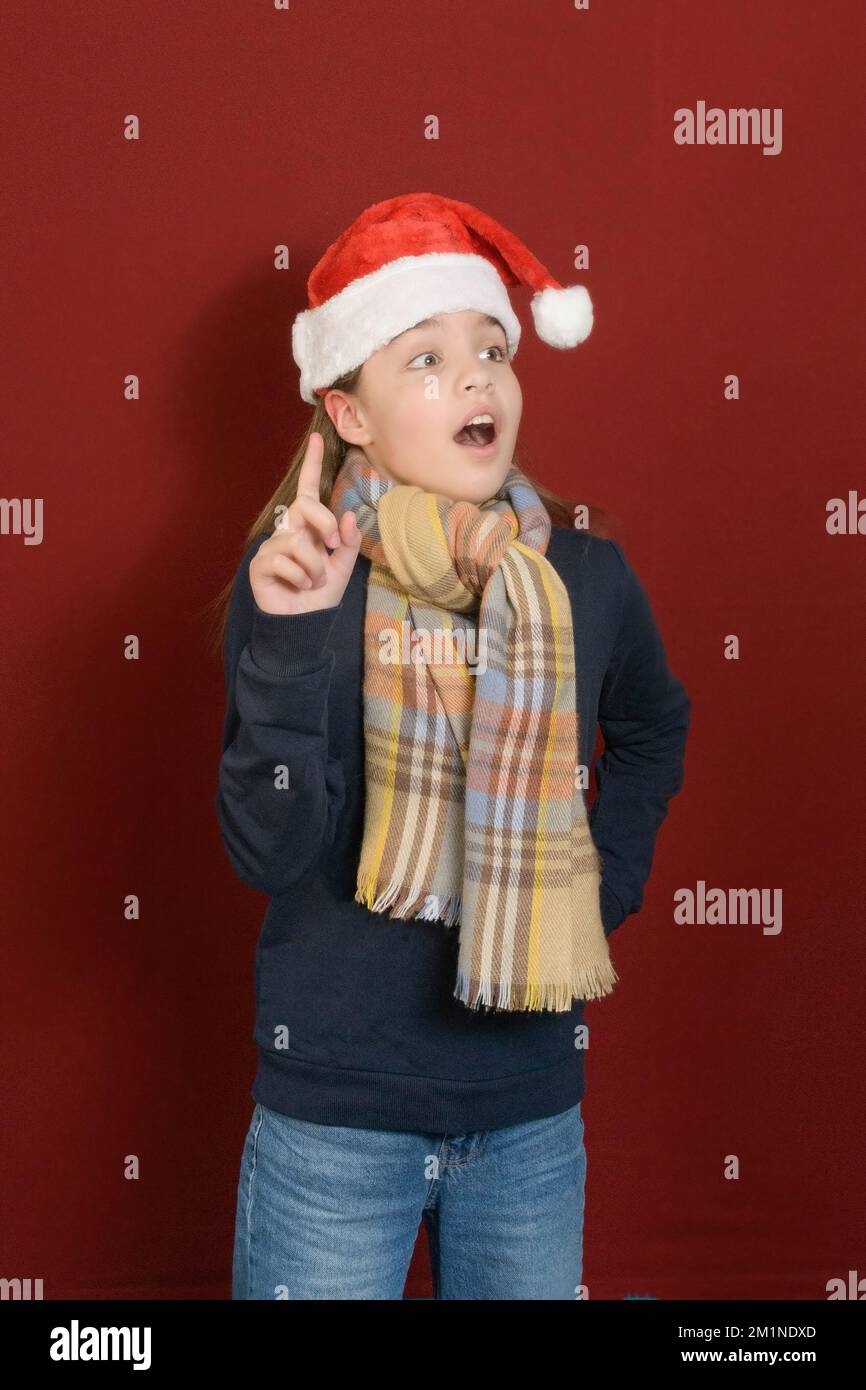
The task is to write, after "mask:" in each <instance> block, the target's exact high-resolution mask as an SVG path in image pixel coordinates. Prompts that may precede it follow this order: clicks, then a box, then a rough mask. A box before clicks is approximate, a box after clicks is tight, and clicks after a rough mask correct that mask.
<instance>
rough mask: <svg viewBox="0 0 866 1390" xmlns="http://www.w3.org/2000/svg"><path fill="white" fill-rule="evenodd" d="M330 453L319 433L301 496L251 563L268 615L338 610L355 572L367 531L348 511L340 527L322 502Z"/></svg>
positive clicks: (301, 479)
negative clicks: (324, 461) (321, 486)
mask: <svg viewBox="0 0 866 1390" xmlns="http://www.w3.org/2000/svg"><path fill="white" fill-rule="evenodd" d="M324 452H325V442H324V440H323V439H322V436H321V435H320V434H319V432H318V430H314V431H313V433H312V434H311V435H310V440H309V443H308V445H307V452H306V454H305V455H304V461H303V463H302V464H301V469H300V473H299V474H298V494H297V497H296V498H295V500H294V502H293V503H292V504H291V506H290V507H289V508H288V509H287V510H286V511H285V512H284V513H283V515H282V517H281V518H280V521H279V525H278V526H277V527H276V529H275V531H274V534H273V535H272V536H269V537H268V539H267V540H266V541H263V542H262V544H261V545H260V546H259V548H258V551H257V552H256V554H255V556H254V557H253V559H252V560H251V562H250V585H251V587H252V591H253V597H254V598H255V601H256V603H257V604H258V606H259V608H261V609H262V611H263V612H265V613H280V614H286V613H312V612H314V611H315V610H316V609H319V608H334V607H336V605H337V604H338V603H339V602H340V600H341V598H342V597H343V594H344V593H345V591H346V585H347V584H348V582H349V579H350V578H351V575H352V570H353V569H354V568H355V561H356V560H357V558H358V555H359V553H360V549H361V532H360V531H359V530H358V527H357V524H356V522H355V517H354V513H352V512H346V513H345V515H344V516H342V517H341V518H340V523H339V526H338V524H337V519H336V517H335V516H334V513H333V512H331V511H329V510H328V508H327V507H326V506H325V505H324V504H323V503H322V502H321V501H320V500H319V482H320V480H321V476H322V458H323V456H324ZM326 544H327V545H328V546H329V547H330V548H331V550H333V552H334V553H333V554H332V555H329V554H328V552H327V550H326V549H325V545H326Z"/></svg>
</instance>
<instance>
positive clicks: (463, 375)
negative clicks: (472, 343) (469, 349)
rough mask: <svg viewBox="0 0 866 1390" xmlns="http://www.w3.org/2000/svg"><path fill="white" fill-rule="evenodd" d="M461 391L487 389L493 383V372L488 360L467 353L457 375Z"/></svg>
mask: <svg viewBox="0 0 866 1390" xmlns="http://www.w3.org/2000/svg"><path fill="white" fill-rule="evenodd" d="M457 383H458V389H459V390H461V391H467V390H476V391H487V390H489V389H490V387H491V386H492V385H493V372H492V371H491V364H490V363H489V362H482V361H481V360H480V359H479V358H478V357H477V356H475V355H474V354H473V353H468V354H467V359H466V364H465V366H463V367H461V369H460V371H459V373H458V377H457Z"/></svg>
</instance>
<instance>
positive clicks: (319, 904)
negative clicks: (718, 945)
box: [216, 525, 691, 1135]
mask: <svg viewBox="0 0 866 1390" xmlns="http://www.w3.org/2000/svg"><path fill="white" fill-rule="evenodd" d="M266 539H267V533H263V534H262V535H261V536H260V537H259V538H258V539H257V540H256V541H255V542H254V543H253V544H252V545H251V546H250V547H249V548H248V550H247V551H246V553H245V555H244V557H243V559H242V561H241V564H240V567H239V569H238V573H237V578H236V580H235V585H234V590H233V594H232V599H231V604H230V609H229V617H228V627H227V631H226V641H225V648H224V659H225V678H226V695H227V708H226V718H225V727H224V733H223V749H222V758H221V762H220V768H219V788H218V792H217V798H216V807H217V815H218V818H219V824H220V830H221V834H222V839H223V843H224V845H225V849H226V852H227V854H228V857H229V860H230V862H231V864H232V866H233V868H234V870H235V872H236V873H237V874H238V875H239V877H240V878H241V879H242V881H243V882H244V883H246V884H249V886H250V887H251V888H255V889H257V890H258V891H259V892H261V893H266V894H268V895H269V897H270V902H269V904H268V907H267V911H266V914H265V918H264V922H263V924H262V929H261V934H260V937H259V942H258V946H257V948H256V957H255V1004H256V1022H255V1032H254V1038H255V1042H256V1044H257V1049H258V1068H257V1071H256V1076H255V1081H254V1084H253V1090H252V1095H253V1099H254V1100H256V1101H259V1102H261V1104H262V1105H266V1106H269V1107H270V1108H271V1109H273V1110H279V1111H282V1112H283V1113H284V1114H286V1115H291V1116H294V1117H296V1118H298V1119H302V1120H311V1121H314V1122H317V1123H319V1124H331V1125H352V1126H355V1127H360V1128H365V1129H387V1130H423V1131H435V1132H436V1133H442V1132H444V1133H447V1134H451V1135H454V1134H460V1133H466V1132H468V1131H471V1130H480V1129H498V1128H501V1127H502V1126H505V1125H515V1124H521V1123H523V1122H524V1121H527V1120H531V1119H540V1118H542V1117H544V1116H548V1115H555V1114H558V1113H559V1112H560V1111H562V1110H565V1109H567V1108H568V1107H570V1106H572V1105H576V1104H577V1102H578V1101H579V1100H581V1099H582V1097H583V1093H584V1066H583V1050H582V1049H581V1047H580V1046H577V1045H576V1038H575V1030H576V1029H577V1028H578V1026H579V1025H580V1024H581V1023H582V1022H583V1009H584V1004H585V1001H583V1000H580V1001H577V1002H576V1003H575V1004H574V1005H573V1007H572V1009H571V1010H570V1011H568V1012H564V1013H551V1012H545V1013H526V1012H499V1013H486V1012H484V1011H483V1010H479V1011H476V1010H473V1009H470V1008H468V1007H467V1006H466V1005H464V1004H460V1003H458V1001H457V1000H456V999H454V997H453V993H454V988H455V984H456V971H457V943H458V931H459V928H458V927H450V928H449V927H446V926H445V925H444V924H443V923H441V922H424V921H419V920H418V919H417V918H411V919H407V920H397V919H395V918H391V917H388V916H387V915H385V914H382V913H375V914H374V913H372V912H370V911H369V909H368V908H366V907H365V906H363V905H362V904H360V903H357V902H356V901H355V899H354V894H355V887H356V872H357V866H358V859H359V855H360V849H361V839H362V835H363V828H364V795H365V793H364V736H363V691H362V682H363V630H364V611H365V602H366V593H367V578H368V575H369V571H370V561H369V560H368V559H367V558H366V557H365V556H364V555H359V556H358V559H357V561H356V564H355V568H354V570H353V573H352V577H351V579H350V581H349V584H348V586H347V588H346V591H345V593H344V594H343V598H342V600H341V602H340V603H339V604H337V605H336V606H335V607H331V608H326V609H322V610H320V611H318V612H315V613H304V614H288V615H284V616H283V615H280V616H278V615H274V614H268V613H264V612H263V611H262V610H261V609H260V608H259V607H258V605H257V604H256V602H255V599H254V597H253V593H252V589H251V587H250V582H249V564H250V561H251V560H252V558H253V556H254V555H255V553H256V551H257V550H258V548H259V546H260V545H261V543H262V541H264V540H266ZM547 558H548V560H549V561H550V563H551V564H552V565H553V566H554V568H555V569H556V571H557V573H558V574H559V575H560V577H561V578H562V580H563V582H564V584H565V586H566V588H567V590H568V593H569V596H570V599H571V605H572V615H573V626H574V646H575V662H576V672H577V691H578V701H579V708H578V720H579V728H580V762H581V764H583V765H584V766H588V765H589V764H590V763H591V761H592V758H593V754H594V750H595V745H596V737H597V729H596V726H597V724H598V725H600V727H601V731H602V734H603V737H604V752H603V754H602V756H600V757H599V758H598V759H597V761H596V763H595V774H596V789H597V794H596V797H595V800H594V802H593V803H592V805H591V807H590V811H589V815H590V825H591V829H592V835H593V839H594V841H595V844H596V846H597V847H598V850H599V853H600V855H601V859H602V864H603V875H602V886H601V902H600V906H601V911H602V920H603V923H604V930H605V934H606V935H607V936H609V935H610V933H611V932H612V931H614V929H615V928H616V927H618V926H619V925H620V923H621V922H622V921H623V919H624V918H625V917H627V916H628V915H629V914H630V913H634V912H637V911H638V910H639V908H640V907H641V903H642V900H643V891H644V885H645V883H646V880H647V878H648V876H649V872H650V868H651V865H652V860H653V851H654V844H655V839H656V833H657V831H658V828H659V826H660V824H661V822H662V821H663V819H664V818H665V815H666V814H667V803H668V800H669V799H670V797H671V796H673V795H674V793H676V792H677V791H679V790H680V788H681V786H682V783H683V756H684V751H685V743H686V735H687V730H688V725H689V719H690V708H691V706H690V700H689V697H688V695H687V693H686V691H685V689H684V687H683V685H682V684H681V683H680V681H679V680H677V678H676V677H675V676H674V675H673V674H672V673H671V671H670V670H669V668H668V664H667V660H666V656H665V651H664V647H663V644H662V640H661V637H660V635H659V632H658V630H657V627H656V624H655V621H654V618H653V614H652V610H651V608H650V605H649V602H648V599H647V596H646V593H645V591H644V589H643V587H642V585H641V583H640V581H639V579H638V578H637V575H636V574H635V572H634V570H633V569H632V567H631V565H630V564H629V562H628V560H627V558H626V556H625V553H624V552H623V550H622V547H621V546H620V545H619V544H617V542H615V541H612V540H604V539H601V538H599V537H597V536H593V535H591V534H590V533H589V532H586V531H580V530H576V529H569V528H568V527H564V526H558V525H554V526H553V531H552V535H551V539H550V544H549V547H548V550H547ZM281 768H285V769H287V770H288V775H287V776H286V775H285V774H283V777H282V779H281V778H280V769H281ZM281 782H282V785H281ZM587 799H588V800H589V797H587ZM596 1007H601V1008H603V1007H604V1001H600V1002H598V1003H597V1004H596Z"/></svg>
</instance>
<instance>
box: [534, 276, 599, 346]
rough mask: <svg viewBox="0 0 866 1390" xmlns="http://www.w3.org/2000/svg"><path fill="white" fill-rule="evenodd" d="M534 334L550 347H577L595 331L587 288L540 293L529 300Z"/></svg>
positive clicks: (572, 286)
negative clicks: (591, 331)
mask: <svg viewBox="0 0 866 1390" xmlns="http://www.w3.org/2000/svg"><path fill="white" fill-rule="evenodd" d="M530 308H531V309H532V317H533V319H534V321H535V331H536V333H537V334H538V336H539V338H541V340H542V342H545V343H549V344H550V346H551V347H557V348H572V347H577V345H578V343H582V342H583V341H584V339H586V338H588V337H589V331H590V329H591V328H592V300H591V299H590V297H589V291H588V290H587V289H586V287H585V286H584V285H569V286H568V287H567V288H566V289H561V290H558V289H555V288H554V287H553V286H552V285H551V286H548V288H547V289H546V290H539V291H538V293H537V294H534V295H533V296H532V299H531V300H530Z"/></svg>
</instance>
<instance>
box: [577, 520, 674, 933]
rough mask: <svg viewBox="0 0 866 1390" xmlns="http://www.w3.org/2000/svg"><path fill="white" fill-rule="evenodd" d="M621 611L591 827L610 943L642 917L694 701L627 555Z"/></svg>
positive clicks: (602, 705) (606, 685) (606, 690)
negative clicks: (632, 918) (673, 666)
mask: <svg viewBox="0 0 866 1390" xmlns="http://www.w3.org/2000/svg"><path fill="white" fill-rule="evenodd" d="M610 544H611V545H612V546H613V548H614V550H615V552H616V554H617V556H618V558H619V561H620V564H621V566H622V584H623V589H622V608H621V619H620V625H619V631H618V634H617V640H616V645H615V647H614V651H613V654H612V656H611V660H610V664H609V666H608V669H607V672H606V674H605V678H604V681H603V683H602V687H601V695H600V698H599V709H598V722H599V724H600V725H601V731H602V733H603V735H604V741H605V750H604V753H603V754H602V756H601V757H600V758H599V759H598V761H597V762H596V769H595V770H596V785H597V795H596V799H595V802H594V803H593V806H592V808H591V810H590V827H591V830H592V836H593V839H594V841H595V844H596V847H597V848H598V850H599V853H600V854H601V857H602V863H603V866H604V867H603V875H602V917H603V920H604V930H605V935H606V936H609V935H610V933H611V932H612V931H613V930H614V929H615V928H616V927H618V926H619V925H620V923H621V922H622V921H623V919H624V918H625V917H628V916H629V915H630V914H631V913H633V912H638V911H640V908H641V905H642V903H643V892H644V886H645V884H646V881H647V879H648V878H649V874H650V869H651V868H652V862H653V853H654V849H655V841H656V835H657V833H658V829H659V826H660V825H661V823H662V821H663V820H664V818H665V816H666V814H667V805H668V801H669V800H670V798H671V797H672V796H674V795H675V793H676V792H678V791H679V790H680V789H681V787H682V785H683V781H684V767H683V757H684V752H685V746H686V736H687V733H688V728H689V722H690V718H691V701H690V699H689V696H688V695H687V693H686V690H685V688H684V686H683V685H682V683H681V682H680V681H679V680H678V679H677V678H676V676H674V675H673V674H672V672H671V671H670V669H669V667H668V663H667V658H666V655H665V649H664V645H663V643H662V639H661V636H660V634H659V631H658V628H657V626H656V623H655V619H654V617H653V613H652V609H651V607H650V603H649V600H648V598H647V595H646V592H645V591H644V588H643V586H642V584H641V582H640V580H639V579H638V577H637V575H636V574H635V572H634V570H633V569H632V567H631V565H630V564H629V562H628V560H627V559H626V556H625V554H624V553H623V551H622V548H621V547H620V546H619V545H618V544H617V542H616V541H611V542H610Z"/></svg>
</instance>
